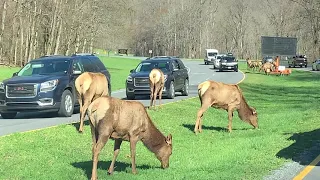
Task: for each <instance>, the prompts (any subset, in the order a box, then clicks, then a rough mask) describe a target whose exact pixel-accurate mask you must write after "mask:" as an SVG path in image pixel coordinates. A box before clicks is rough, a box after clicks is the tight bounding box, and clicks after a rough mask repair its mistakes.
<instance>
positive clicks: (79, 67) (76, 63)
mask: <svg viewBox="0 0 320 180" xmlns="http://www.w3.org/2000/svg"><path fill="white" fill-rule="evenodd" d="M72 71H73V72H74V71H81V72H84V68H83V65H82V64H81V63H80V61H79V60H78V59H77V60H75V61H73V63H72Z"/></svg>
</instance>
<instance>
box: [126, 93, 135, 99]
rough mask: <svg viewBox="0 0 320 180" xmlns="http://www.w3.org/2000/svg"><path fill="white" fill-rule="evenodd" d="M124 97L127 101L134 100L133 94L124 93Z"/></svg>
mask: <svg viewBox="0 0 320 180" xmlns="http://www.w3.org/2000/svg"><path fill="white" fill-rule="evenodd" d="M126 96H127V99H128V100H134V99H135V96H134V94H133V93H126Z"/></svg>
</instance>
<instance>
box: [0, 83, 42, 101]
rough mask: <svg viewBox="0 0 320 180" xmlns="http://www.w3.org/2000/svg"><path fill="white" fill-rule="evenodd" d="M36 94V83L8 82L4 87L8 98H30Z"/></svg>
mask: <svg viewBox="0 0 320 180" xmlns="http://www.w3.org/2000/svg"><path fill="white" fill-rule="evenodd" d="M36 95H37V86H36V84H10V85H7V88H6V96H7V97H8V98H31V97H35V96H36Z"/></svg>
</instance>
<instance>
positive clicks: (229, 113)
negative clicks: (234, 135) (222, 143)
mask: <svg viewBox="0 0 320 180" xmlns="http://www.w3.org/2000/svg"><path fill="white" fill-rule="evenodd" d="M233 111H234V108H229V109H228V119H229V123H228V130H229V132H232V117H233Z"/></svg>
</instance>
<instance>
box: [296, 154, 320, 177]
mask: <svg viewBox="0 0 320 180" xmlns="http://www.w3.org/2000/svg"><path fill="white" fill-rule="evenodd" d="M319 162H320V154H319V155H318V156H317V157H316V158H315V159H314V160H313V161H312V162H311V163H310V164H309V165H308V166H307V167H305V168H304V169H303V170H302V171H301V172H300V173H299V174H298V175H297V176H295V177H294V178H293V180H300V179H303V178H304V177H305V176H307V175H308V174H309V173H310V172H311V170H312V169H313V168H314V167H315V166H316V165H317V164H318V163H319Z"/></svg>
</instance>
